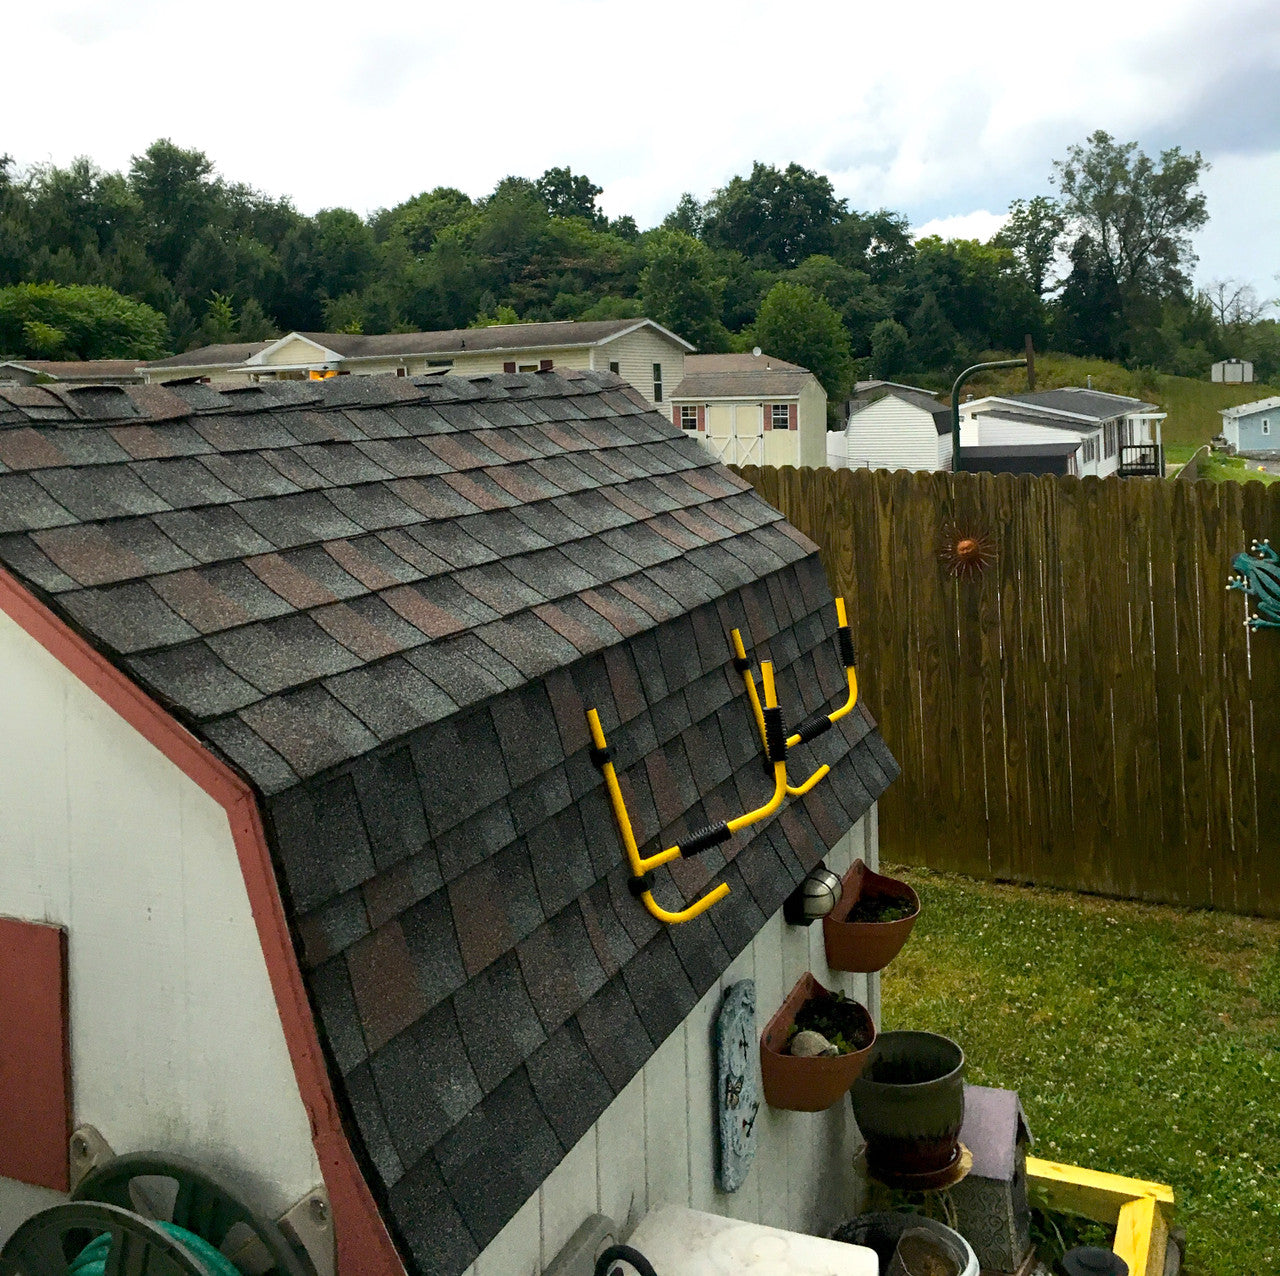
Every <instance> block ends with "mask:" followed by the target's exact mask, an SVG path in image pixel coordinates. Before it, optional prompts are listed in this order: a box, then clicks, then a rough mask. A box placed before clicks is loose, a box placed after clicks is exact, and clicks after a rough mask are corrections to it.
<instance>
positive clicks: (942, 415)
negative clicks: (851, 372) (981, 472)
mask: <svg viewBox="0 0 1280 1276" xmlns="http://www.w3.org/2000/svg"><path fill="white" fill-rule="evenodd" d="M827 464H828V465H830V466H831V468H832V469H837V470H841V469H855V470H857V469H871V470H930V471H933V470H949V469H951V410H950V408H948V407H946V406H945V405H944V404H942V403H939V402H938V400H937V399H936V398H935V397H934V396H933V395H932V394H930V393H929V391H928V390H922V389H920V388H919V387H918V386H907V385H898V384H896V383H894V382H891V381H862V382H859V383H858V386H857V388H856V391H855V393H854V397H853V398H852V399H851V400H850V401H849V404H848V416H847V419H846V422H845V427H844V429H843V430H833V431H832V432H831V433H830V434H828V435H827Z"/></svg>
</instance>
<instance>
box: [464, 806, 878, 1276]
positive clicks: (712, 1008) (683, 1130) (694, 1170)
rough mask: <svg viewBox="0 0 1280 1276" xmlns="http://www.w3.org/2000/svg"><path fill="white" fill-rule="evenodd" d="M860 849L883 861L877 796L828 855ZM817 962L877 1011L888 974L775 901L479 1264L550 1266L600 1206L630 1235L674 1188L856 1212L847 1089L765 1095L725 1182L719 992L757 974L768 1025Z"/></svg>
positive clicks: (521, 1269)
mask: <svg viewBox="0 0 1280 1276" xmlns="http://www.w3.org/2000/svg"><path fill="white" fill-rule="evenodd" d="M857 856H861V857H862V858H863V859H864V860H865V861H866V862H867V863H868V864H869V865H871V866H872V867H877V866H878V864H879V854H878V833H877V825H876V810H875V808H874V807H873V808H872V809H871V811H869V812H868V813H867V815H866V817H865V818H863V819H862V820H860V821H859V822H858V823H857V824H856V825H854V827H853V828H852V829H851V830H850V831H849V833H848V834H847V835H846V836H845V837H844V839H843V840H842V841H841V842H840V844H839V846H837V847H836V849H835V850H834V851H832V853H831V854H830V855H828V856H827V859H826V863H827V865H828V867H829V868H831V869H833V870H834V871H836V872H838V873H843V872H844V871H845V870H846V869H847V868H848V867H849V865H850V864H851V863H852V862H853V860H854V859H855V858H856V857H857ZM806 970H812V971H813V972H814V974H815V975H816V976H817V978H818V979H819V981H820V982H822V983H824V984H825V985H826V986H827V987H828V988H836V989H842V990H843V991H845V992H847V993H849V994H850V995H852V996H855V997H857V998H858V999H859V1000H861V1001H863V1002H864V1003H865V1004H866V1005H867V1006H868V1008H869V1009H870V1010H871V1012H872V1014H873V1015H874V1016H875V1017H876V1020H877V1022H878V1021H879V1012H880V1006H879V992H880V989H879V976H878V975H872V976H870V977H868V976H866V975H851V974H844V973H842V972H839V971H833V970H829V969H828V967H827V962H826V953H825V951H824V949H823V944H822V926H821V925H820V924H816V923H815V924H814V925H812V926H809V927H807V928H805V927H802V926H788V925H787V924H786V923H785V922H784V921H783V920H782V914H781V912H778V913H775V914H774V916H773V917H771V918H770V919H769V921H768V923H767V924H766V925H765V927H764V929H763V930H762V931H761V932H760V933H759V934H758V935H757V936H756V937H755V939H754V940H753V941H752V942H751V944H750V945H748V947H747V948H746V949H745V950H744V951H743V952H742V953H741V954H740V955H739V956H738V958H737V959H736V960H735V961H734V962H733V964H732V965H731V966H730V967H729V969H728V970H727V971H725V973H724V975H723V976H722V977H721V978H720V980H719V982H718V983H717V984H716V985H715V987H713V988H712V989H711V990H710V991H709V992H708V993H707V994H706V996H705V997H703V998H702V1000H701V1001H700V1002H699V1003H698V1005H697V1006H696V1007H695V1008H694V1009H693V1011H692V1012H691V1013H690V1014H689V1016H688V1017H687V1018H686V1019H685V1021H684V1023H683V1024H681V1026H680V1027H679V1028H678V1029H677V1030H676V1031H675V1032H674V1033H673V1034H672V1035H671V1036H670V1037H669V1038H668V1039H667V1040H666V1041H665V1042H663V1044H662V1045H661V1046H660V1047H659V1049H658V1050H657V1051H656V1052H655V1053H654V1054H653V1056H652V1057H651V1058H650V1059H649V1062H648V1063H646V1064H645V1066H644V1067H643V1068H642V1069H641V1070H640V1073H639V1074H638V1075H637V1076H636V1077H635V1078H634V1079H633V1080H632V1081H631V1083H630V1084H629V1085H628V1086H627V1088H626V1089H625V1090H623V1092H622V1093H621V1094H620V1095H619V1096H618V1097H617V1098H616V1099H615V1100H614V1101H613V1103H612V1104H610V1106H609V1107H608V1109H607V1110H606V1111H605V1112H604V1114H603V1115H602V1116H601V1118H600V1120H599V1121H598V1122H596V1124H595V1125H594V1126H593V1127H592V1128H591V1129H590V1130H589V1131H587V1133H586V1134H585V1135H584V1136H583V1138H582V1140H581V1141H580V1142H579V1143H578V1144H577V1146H576V1147H575V1148H574V1149H573V1150H572V1151H571V1152H570V1153H569V1155H568V1156H566V1157H565V1159H564V1160H563V1161H562V1162H561V1163H560V1165H559V1166H558V1167H557V1169H556V1170H554V1171H553V1172H552V1174H551V1176H550V1177H549V1178H548V1179H547V1181H546V1182H545V1183H544V1184H543V1185H542V1187H541V1188H540V1189H539V1190H538V1191H537V1192H536V1193H535V1194H534V1195H533V1196H532V1197H530V1199H529V1201H528V1202H527V1203H526V1204H525V1206H524V1207H523V1208H522V1209H521V1210H520V1212H519V1213H518V1214H517V1215H516V1216H515V1218H514V1219H512V1221H511V1222H510V1223H508V1224H507V1226H506V1227H505V1228H504V1229H503V1230H502V1232H500V1233H499V1234H498V1236H497V1238H496V1239H495V1240H494V1241H493V1242H492V1243H491V1244H490V1245H489V1247H488V1248H487V1249H486V1250H485V1251H484V1253H483V1254H481V1255H480V1257H479V1258H478V1259H477V1260H476V1262H475V1263H474V1264H473V1265H472V1267H471V1269H470V1273H469V1276H538V1273H540V1272H542V1271H543V1270H544V1269H545V1268H546V1266H547V1264H548V1263H549V1262H551V1261H552V1260H553V1259H554V1258H555V1256H556V1254H557V1253H558V1251H559V1249H560V1247H561V1246H562V1245H563V1244H564V1243H565V1241H567V1240H568V1239H569V1237H570V1236H572V1235H573V1233H574V1231H575V1230H576V1229H577V1228H578V1227H579V1226H580V1225H581V1224H582V1223H583V1222H584V1221H585V1220H586V1218H587V1217H588V1216H589V1215H591V1214H595V1213H603V1214H606V1215H608V1216H609V1217H610V1218H612V1219H613V1220H614V1222H615V1223H617V1224H618V1226H619V1230H620V1233H621V1236H622V1237H625V1236H627V1235H629V1234H630V1232H631V1230H632V1228H634V1227H635V1225H636V1223H637V1222H639V1220H640V1219H641V1218H642V1217H643V1216H644V1214H646V1213H647V1212H648V1211H649V1210H651V1209H653V1208H654V1206H656V1205H659V1204H662V1203H664V1202H674V1203H676V1204H680V1205H688V1206H690V1207H691V1208H693V1209H699V1210H706V1211H708V1212H710V1213H714V1214H724V1215H728V1216H730V1217H733V1218H740V1219H745V1220H747V1221H749V1222H753V1223H766V1224H768V1225H770V1226H773V1227H783V1228H787V1229H788V1230H791V1231H801V1232H811V1233H820V1232H825V1231H828V1230H829V1229H830V1228H831V1227H832V1226H833V1225H834V1224H835V1223H837V1222H839V1221H841V1220H842V1219H845V1218H850V1217H852V1216H853V1215H854V1214H856V1213H857V1212H858V1209H859V1208H860V1205H861V1202H862V1200H863V1190H864V1184H863V1183H862V1182H861V1181H860V1180H859V1178H858V1177H857V1174H856V1171H855V1166H854V1157H855V1154H856V1152H857V1150H858V1148H859V1146H860V1145H861V1137H860V1135H859V1134H858V1127H857V1124H856V1123H855V1122H854V1120H853V1113H852V1111H851V1109H850V1107H849V1104H848V1103H847V1102H840V1103H837V1104H836V1105H835V1106H834V1107H832V1108H830V1109H828V1110H827V1111H826V1112H778V1111H775V1110H774V1109H772V1108H770V1107H768V1106H767V1105H766V1106H765V1107H763V1108H762V1109H761V1112H760V1118H759V1130H760V1143H759V1147H758V1150H757V1152H756V1159H755V1163H754V1164H753V1165H752V1167H751V1173H750V1174H749V1176H748V1178H747V1181H746V1183H745V1184H744V1185H743V1187H742V1188H741V1189H740V1190H739V1191H737V1192H735V1193H732V1194H726V1193H723V1192H721V1191H719V1190H718V1189H717V1188H716V1186H715V1157H716V1113H715V1110H714V1106H713V1103H714V1099H713V1085H712V1081H711V1078H712V1076H713V1072H714V1068H715V1062H714V1042H713V1033H714V1023H715V1016H716V1013H717V1012H718V1009H719V1005H720V1000H721V998H722V997H723V995H724V991H725V989H726V988H728V987H729V985H730V984H733V983H735V982H737V981H738V980H739V979H754V980H755V981H756V1001H757V1006H758V1011H757V1014H758V1024H757V1027H758V1028H759V1029H761V1030H763V1028H764V1025H765V1024H766V1023H767V1022H768V1020H769V1018H770V1016H772V1014H773V1013H774V1011H775V1010H777V1008H778V1006H779V1005H781V1003H782V1000H783V998H784V997H785V996H786V994H787V993H788V992H790V991H791V988H792V986H793V985H794V984H795V982H796V981H797V980H798V979H799V978H800V976H801V975H802V974H803V973H804V972H805V971H806Z"/></svg>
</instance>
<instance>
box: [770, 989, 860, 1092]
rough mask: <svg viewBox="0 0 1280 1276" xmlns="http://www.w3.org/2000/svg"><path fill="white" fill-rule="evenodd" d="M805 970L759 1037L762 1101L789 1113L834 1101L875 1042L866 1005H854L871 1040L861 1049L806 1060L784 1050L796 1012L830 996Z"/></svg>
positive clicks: (832, 995) (852, 1079)
mask: <svg viewBox="0 0 1280 1276" xmlns="http://www.w3.org/2000/svg"><path fill="white" fill-rule="evenodd" d="M834 996H835V993H833V992H832V991H831V990H830V989H829V988H824V987H823V986H822V985H821V984H820V983H819V982H818V981H817V980H816V979H815V978H814V977H813V975H812V974H810V973H809V972H808V971H805V973H804V975H803V976H801V979H800V982H799V983H798V984H796V986H795V987H794V988H793V989H792V990H791V992H790V993H789V994H788V996H787V999H786V1000H785V1001H784V1002H783V1003H782V1005H781V1006H780V1007H779V1009H778V1013H777V1014H776V1015H774V1016H773V1018H772V1019H770V1020H769V1023H768V1026H767V1027H766V1028H765V1030H764V1032H763V1033H762V1034H761V1037H760V1075H761V1080H762V1081H763V1083H764V1097H765V1102H766V1103H768V1104H769V1106H770V1107H771V1108H785V1109H787V1110H788V1111H791V1112H821V1111H823V1110H824V1109H826V1108H829V1107H831V1106H832V1105H833V1104H836V1103H839V1102H840V1100H841V1099H842V1098H844V1096H845V1094H847V1093H848V1090H849V1087H850V1086H851V1085H852V1084H853V1082H854V1080H855V1078H856V1077H857V1075H858V1073H860V1072H861V1071H862V1067H863V1065H864V1064H865V1063H866V1061H867V1056H868V1055H869V1054H870V1053H871V1049H872V1047H873V1046H874V1045H875V1024H873V1023H872V1021H871V1016H870V1014H868V1013H867V1009H866V1007H865V1006H861V1005H860V1006H858V1009H859V1010H860V1011H861V1012H862V1015H863V1016H864V1017H865V1022H866V1027H867V1029H869V1031H870V1033H871V1044H870V1045H868V1046H867V1048H866V1049H865V1050H857V1051H854V1052H853V1053H852V1054H842V1055H836V1056H835V1057H833V1058H829V1059H820V1058H819V1059H806V1058H799V1057H797V1056H795V1055H790V1054H787V1053H785V1051H786V1046H787V1034H788V1033H789V1032H790V1031H791V1025H792V1024H793V1023H794V1022H795V1018H796V1014H797V1012H798V1011H799V1010H800V1007H801V1006H803V1005H804V1003H805V1002H806V1001H808V1000H809V998H810V997H834Z"/></svg>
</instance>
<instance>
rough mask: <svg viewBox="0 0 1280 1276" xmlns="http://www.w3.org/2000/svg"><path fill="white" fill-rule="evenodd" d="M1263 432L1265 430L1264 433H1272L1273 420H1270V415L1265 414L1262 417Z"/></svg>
mask: <svg viewBox="0 0 1280 1276" xmlns="http://www.w3.org/2000/svg"><path fill="white" fill-rule="evenodd" d="M1262 432H1263V434H1270V433H1271V420H1270V418H1269V417H1265V416H1264V417H1263V418H1262Z"/></svg>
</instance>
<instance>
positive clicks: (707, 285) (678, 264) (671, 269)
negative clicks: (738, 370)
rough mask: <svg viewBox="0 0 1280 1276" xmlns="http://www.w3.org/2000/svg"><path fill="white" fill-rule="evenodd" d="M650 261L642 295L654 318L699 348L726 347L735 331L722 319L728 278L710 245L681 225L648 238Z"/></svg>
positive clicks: (642, 287) (647, 255) (642, 283)
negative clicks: (719, 276) (718, 275)
mask: <svg viewBox="0 0 1280 1276" xmlns="http://www.w3.org/2000/svg"><path fill="white" fill-rule="evenodd" d="M645 253H646V258H647V261H648V264H647V265H646V266H645V268H644V270H643V271H642V272H641V274H640V297H641V300H642V301H643V303H644V312H645V314H647V315H648V316H649V318H650V319H653V320H655V321H656V322H657V323H660V324H661V325H662V326H663V327H664V328H669V329H670V330H671V331H672V332H674V333H676V334H677V335H678V336H681V337H683V338H684V339H685V340H686V341H689V342H692V343H693V345H695V346H697V348H698V349H699V350H703V351H712V350H724V349H726V348H727V346H728V338H729V334H728V333H727V332H726V331H725V326H724V324H723V323H722V322H721V321H720V307H721V297H722V294H723V291H724V285H723V282H722V281H721V280H719V279H717V278H716V273H715V260H714V258H713V257H712V255H711V252H710V251H709V250H708V248H707V247H706V245H705V244H701V243H699V242H698V240H696V239H694V238H693V237H692V236H691V235H687V234H685V233H684V232H683V231H679V230H656V231H653V232H651V233H650V234H649V235H648V236H647V237H646V243H645Z"/></svg>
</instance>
